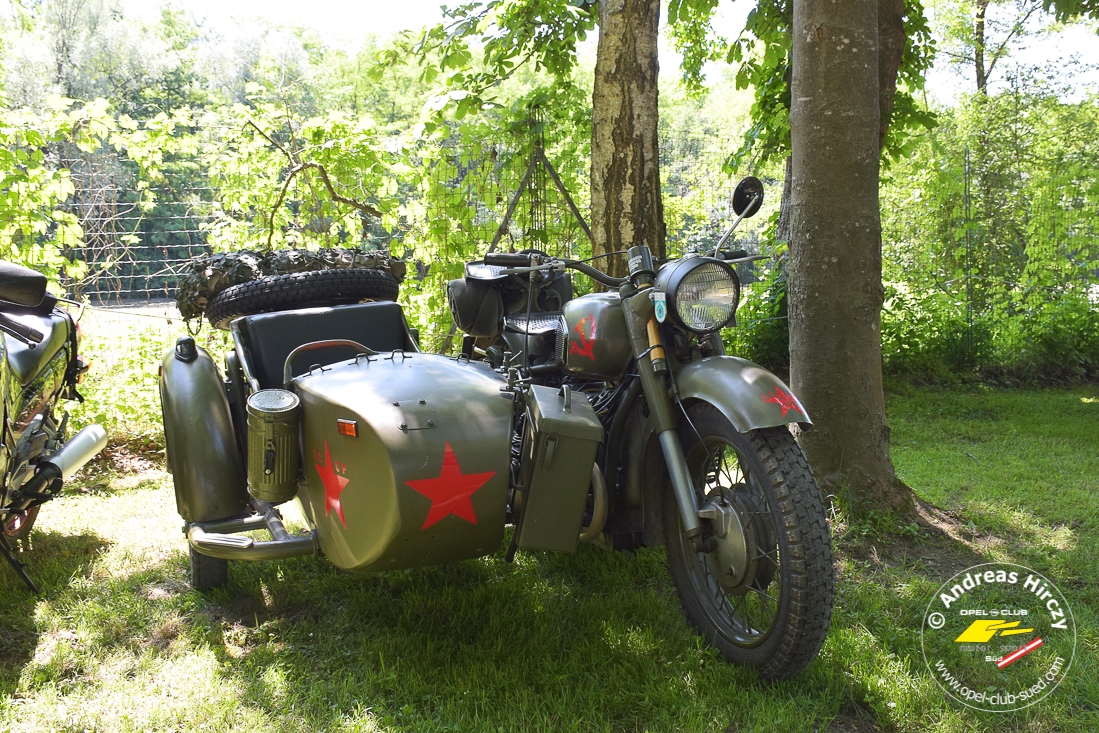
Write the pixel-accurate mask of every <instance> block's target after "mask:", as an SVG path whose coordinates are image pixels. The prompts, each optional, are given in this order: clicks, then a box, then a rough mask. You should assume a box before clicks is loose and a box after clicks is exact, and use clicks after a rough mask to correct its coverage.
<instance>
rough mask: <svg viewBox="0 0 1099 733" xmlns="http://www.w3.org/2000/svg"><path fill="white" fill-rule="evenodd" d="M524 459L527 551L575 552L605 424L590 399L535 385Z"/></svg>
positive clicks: (522, 534) (522, 541)
mask: <svg viewBox="0 0 1099 733" xmlns="http://www.w3.org/2000/svg"><path fill="white" fill-rule="evenodd" d="M527 417H528V426H529V428H528V430H529V432H528V433H527V436H526V445H525V446H524V455H523V462H524V464H525V465H524V466H523V484H524V485H525V486H526V490H525V492H524V497H523V514H522V518H521V519H520V521H519V528H518V529H517V530H516V531H517V532H518V533H519V537H518V540H517V544H518V546H519V547H521V548H523V549H524V550H552V551H554V552H569V553H572V552H576V545H577V543H578V542H579V539H580V530H581V525H582V524H583V521H584V507H585V506H586V504H587V498H588V488H589V487H590V486H591V472H592V464H593V463H594V462H595V452H596V449H597V448H598V447H599V443H600V442H601V441H602V440H603V425H602V424H601V423H600V422H599V418H597V417H596V416H595V410H593V409H592V407H591V404H590V403H589V402H588V398H587V396H585V395H584V394H582V393H580V392H572V391H571V390H570V389H569V388H568V387H562V388H560V389H557V388H553V387H540V386H532V387H531V388H530V392H529V393H528V396H527Z"/></svg>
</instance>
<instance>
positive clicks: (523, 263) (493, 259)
mask: <svg viewBox="0 0 1099 733" xmlns="http://www.w3.org/2000/svg"><path fill="white" fill-rule="evenodd" d="M484 262H485V264H486V265H495V266H497V267H508V268H519V269H514V270H505V271H504V272H505V273H506V274H509V275H512V274H514V275H518V274H521V273H527V272H532V271H534V270H552V269H554V268H559V267H560V266H561V265H562V264H564V266H565V267H567V268H568V269H570V270H576V271H577V272H581V273H583V274H585V275H587V276H588V277H590V278H591V279H592V280H595V281H596V282H597V283H600V284H602V285H605V286H607V287H609V288H617V287H618V286H620V285H621V284H622V283H624V282H626V279H627V278H624V277H611V276H610V275H608V274H606V273H605V272H600V271H599V270H597V269H595V268H594V267H592V266H590V265H586V264H584V263H583V262H579V261H577V260H570V259H567V258H564V257H559V258H554V259H552V260H550V261H548V262H545V263H543V264H538V265H535V264H532V262H531V255H529V254H513V253H511V252H489V253H488V254H486V255H485V259H484Z"/></svg>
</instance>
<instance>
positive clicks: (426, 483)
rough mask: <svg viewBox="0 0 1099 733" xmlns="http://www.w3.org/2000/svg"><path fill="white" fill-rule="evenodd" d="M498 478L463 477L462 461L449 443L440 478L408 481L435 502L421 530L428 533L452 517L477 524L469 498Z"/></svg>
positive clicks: (484, 475) (471, 475) (444, 455)
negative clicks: (459, 460)
mask: <svg viewBox="0 0 1099 733" xmlns="http://www.w3.org/2000/svg"><path fill="white" fill-rule="evenodd" d="M495 475H496V472H495V471H490V472H489V473H469V474H466V475H464V476H463V475H462V469H461V468H459V467H458V457H457V456H456V455H454V451H453V450H451V448H450V443H447V444H446V450H445V451H443V470H442V471H440V472H439V477H438V478H422V479H416V480H415V481H405V483H406V484H408V485H409V487H411V488H412V489H414V490H415V491H418V492H419V493H421V494H423V495H424V496H426V497H427V498H429V499H431V509H429V510H428V512H427V519H426V520H424V526H423V527H421V528H420V530H421V531H423V530H425V529H427V528H428V527H430V526H431V525H433V524H435V523H436V522H438V521H440V520H441V519H444V518H446V517H448V516H450V515H451V514H455V515H457V516H459V517H461V518H462V519H464V520H466V521H467V522H472V523H473V524H477V515H476V514H474V513H473V502H471V501H470V500H469V497H471V496H473V494H474V493H476V492H477V490H478V489H479V488H481V487H482V486H484V485H485V483H486V482H487V481H488V480H489V479H490V478H492V477H493V476H495Z"/></svg>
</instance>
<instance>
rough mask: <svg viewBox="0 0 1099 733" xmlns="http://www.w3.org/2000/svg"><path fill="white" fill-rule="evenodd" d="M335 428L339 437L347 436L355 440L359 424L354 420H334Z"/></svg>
mask: <svg viewBox="0 0 1099 733" xmlns="http://www.w3.org/2000/svg"><path fill="white" fill-rule="evenodd" d="M336 427H337V429H339V431H340V435H347V436H349V437H352V438H357V437H358V435H359V424H358V423H357V422H355V421H354V420H344V419H342V418H341V419H338V420H336Z"/></svg>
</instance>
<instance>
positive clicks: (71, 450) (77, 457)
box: [39, 425, 107, 481]
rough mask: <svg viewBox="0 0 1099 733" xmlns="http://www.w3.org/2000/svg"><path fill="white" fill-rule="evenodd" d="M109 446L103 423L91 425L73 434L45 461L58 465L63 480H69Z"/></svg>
mask: <svg viewBox="0 0 1099 733" xmlns="http://www.w3.org/2000/svg"><path fill="white" fill-rule="evenodd" d="M106 447H107V431H106V430H104V429H103V427H102V426H101V425H89V426H88V427H86V428H84V429H83V430H81V431H80V432H79V433H77V434H76V435H74V436H72V438H70V439H69V441H68V442H67V443H65V445H63V446H61V449H60V450H58V451H57V452H56V453H54V454H53V455H51V456H50V457H48V458H46V459H45V461H44V463H51V464H53V465H54V466H56V467H57V469H58V471H59V472H60V474H61V480H62V481H68V480H69V479H71V478H72V477H73V474H75V473H76V472H77V471H79V470H80V469H81V468H83V467H84V464H85V463H87V462H88V461H90V460H92V459H93V458H95V457H96V455H98V454H99V451H101V450H103V449H104V448H106ZM39 470H41V468H40V469H39Z"/></svg>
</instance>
